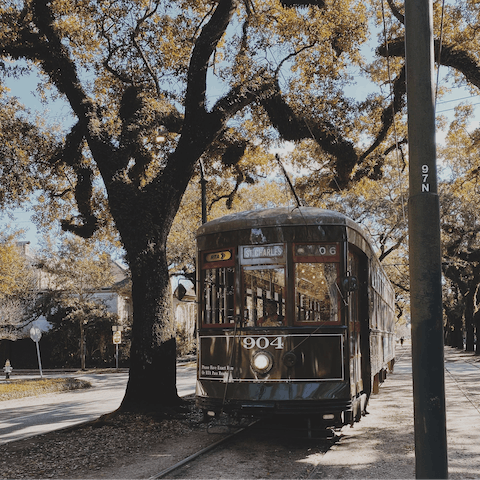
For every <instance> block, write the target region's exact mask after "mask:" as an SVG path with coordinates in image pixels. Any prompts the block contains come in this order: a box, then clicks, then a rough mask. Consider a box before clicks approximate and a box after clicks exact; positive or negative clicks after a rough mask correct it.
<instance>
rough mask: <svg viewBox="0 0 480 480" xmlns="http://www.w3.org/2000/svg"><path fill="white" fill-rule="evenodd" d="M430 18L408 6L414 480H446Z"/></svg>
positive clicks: (427, 11) (426, 10)
mask: <svg viewBox="0 0 480 480" xmlns="http://www.w3.org/2000/svg"><path fill="white" fill-rule="evenodd" d="M432 18H433V9H432V2H431V0H406V2H405V32H406V33H405V37H406V43H405V53H406V65H407V99H408V144H409V162H410V173H409V179H410V180H409V184H410V199H409V250H410V301H411V305H410V308H411V315H412V368H413V400H414V412H415V422H414V424H415V467H416V470H415V474H416V477H417V478H448V465H447V435H446V416H445V369H444V351H443V348H444V347H443V317H442V314H443V311H442V284H441V277H442V269H441V248H440V208H439V199H438V193H437V173H436V172H437V169H436V148H435V108H434V107H435V105H434V94H433V58H434V57H433V29H432Z"/></svg>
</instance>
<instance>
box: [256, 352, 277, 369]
mask: <svg viewBox="0 0 480 480" xmlns="http://www.w3.org/2000/svg"><path fill="white" fill-rule="evenodd" d="M252 367H253V369H254V370H255V371H256V372H257V373H261V374H265V373H268V372H269V371H270V370H271V369H272V367H273V357H272V355H271V354H270V353H269V352H257V353H256V354H255V355H254V356H253V358H252Z"/></svg>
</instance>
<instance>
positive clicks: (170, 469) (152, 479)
mask: <svg viewBox="0 0 480 480" xmlns="http://www.w3.org/2000/svg"><path fill="white" fill-rule="evenodd" d="M257 422H258V420H255V421H254V422H252V423H250V424H249V425H247V426H246V427H243V428H240V430H237V431H236V432H234V433H232V434H230V435H228V436H227V437H225V438H222V439H221V440H218V441H216V442H215V443H212V444H211V445H209V446H208V447H205V448H202V450H199V451H198V452H196V453H193V454H192V455H190V456H188V457H186V458H184V459H183V460H181V461H180V462H178V463H176V464H174V465H172V466H171V467H168V468H166V469H165V470H162V471H161V472H159V473H157V474H155V475H153V476H152V477H149V478H148V480H156V479H157V478H163V477H165V475H168V474H169V473H171V472H173V471H174V470H177V469H179V468H180V467H183V466H184V465H186V464H187V463H190V462H192V461H193V460H195V459H196V458H198V457H200V456H202V455H204V454H205V453H207V452H209V451H210V450H213V449H215V448H216V447H218V446H219V445H222V444H223V443H226V442H228V441H229V440H231V439H232V438H233V437H235V436H236V435H238V434H240V433H242V432H243V431H245V430H246V429H247V428H250V427H251V426H252V425H254V424H256V423H257Z"/></svg>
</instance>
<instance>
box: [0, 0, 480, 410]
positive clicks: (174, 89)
mask: <svg viewBox="0 0 480 480" xmlns="http://www.w3.org/2000/svg"><path fill="white" fill-rule="evenodd" d="M468 5H469V7H468V8H471V9H474V8H475V7H474V2H471V4H470V3H468ZM390 7H391V10H392V11H393V13H394V18H395V20H396V22H397V23H396V24H395V25H394V26H392V27H391V29H392V36H391V38H393V40H389V43H390V46H389V49H388V51H389V52H390V53H389V55H390V56H391V55H397V56H398V57H399V58H401V57H402V55H403V50H402V47H401V45H402V39H401V36H402V15H401V12H400V10H399V9H398V8H397V7H396V6H395V5H394V4H393V3H391V5H390ZM460 8H465V9H466V8H467V7H460ZM375 13H376V12H375V11H370V10H369V8H368V5H367V4H366V3H364V2H357V1H354V0H324V1H320V0H317V1H314V0H311V1H286V0H284V1H278V0H243V1H240V0H217V1H213V0H176V1H172V0H169V1H163V0H115V1H112V0H74V1H72V0H5V1H4V2H3V3H2V6H0V27H1V28H0V52H1V59H0V72H1V76H2V77H3V78H6V77H9V78H10V79H15V78H20V77H21V76H23V75H26V74H31V73H33V74H35V75H37V76H38V92H39V94H40V96H41V97H42V98H45V99H46V101H48V99H51V98H52V97H53V98H59V99H61V100H62V101H64V102H65V103H66V105H68V107H69V109H70V114H71V115H70V117H69V122H64V124H63V125H61V126H60V127H58V128H54V127H53V126H52V125H50V124H47V123H46V120H45V118H43V117H38V118H36V119H35V118H34V117H33V115H32V114H31V113H29V112H27V111H25V110H24V108H23V107H22V106H21V105H20V104H19V103H18V102H17V101H16V100H14V99H11V98H9V97H8V92H7V91H6V90H5V88H3V87H2V86H0V95H1V97H0V116H1V124H0V168H2V179H3V178H5V182H2V185H1V186H0V205H2V206H3V207H4V208H6V207H8V206H11V205H14V204H16V203H18V202H21V201H23V200H25V199H27V198H28V196H29V194H31V193H32V192H35V191H38V190H41V192H42V195H41V196H39V197H38V200H39V202H40V208H39V209H38V210H37V218H38V219H39V220H43V221H44V223H48V222H49V221H51V220H52V219H56V218H60V219H61V225H62V228H63V229H64V230H65V231H69V232H73V233H75V234H77V235H79V236H82V237H85V238H88V237H91V236H94V235H99V234H100V232H101V233H102V234H106V233H108V232H109V233H110V234H111V233H112V232H113V233H114V234H115V233H117V232H118V236H119V239H120V241H121V243H122V245H123V247H124V249H125V252H126V259H127V262H128V265H129V267H130V270H131V274H132V285H133V287H132V289H133V291H132V298H133V306H134V322H133V329H132V349H131V369H130V378H129V383H128V386H127V390H126V394H125V398H124V400H123V403H122V408H123V409H125V410H139V409H163V408H167V407H169V406H175V405H177V404H178V403H179V399H178V396H177V392H176V386H175V332H174V325H173V319H172V313H171V308H170V307H171V306H170V295H169V288H170V287H169V275H168V269H167V252H166V242H167V236H168V234H169V232H170V229H171V226H172V223H173V221H174V218H175V215H176V213H177V211H178V209H179V206H180V202H181V200H182V196H183V194H184V192H185V190H186V188H187V185H188V183H189V181H190V179H191V178H192V175H194V173H195V171H196V169H197V168H198V161H199V160H200V159H202V160H203V161H204V162H205V166H206V169H207V171H208V172H210V174H211V175H213V174H215V173H216V172H219V173H221V174H224V173H225V172H226V173H229V174H231V175H232V176H233V177H234V178H235V179H236V184H240V183H242V182H251V181H254V180H255V178H256V177H258V175H260V174H262V172H263V173H264V172H265V171H266V163H265V162H266V161H267V160H268V155H266V154H265V148H266V147H268V146H269V145H272V144H273V143H274V142H276V141H277V140H278V139H283V140H290V141H293V142H297V143H300V142H304V143H305V142H306V148H308V150H307V153H306V154H305V156H303V157H301V156H297V158H298V164H299V166H300V167H305V166H308V165H309V163H312V165H318V169H317V172H315V174H312V175H311V179H316V180H317V181H316V182H315V184H314V185H313V186H314V187H315V188H319V187H321V188H322V189H331V190H342V189H345V188H348V187H349V186H350V185H351V184H352V183H353V182H355V181H358V180H360V179H361V178H365V177H369V178H378V177H379V176H380V175H381V170H382V166H383V163H384V161H385V157H386V155H388V152H390V151H391V149H392V143H393V142H392V139H391V137H390V133H391V130H392V129H391V126H392V122H393V118H394V116H395V114H396V113H398V112H401V111H402V109H403V108H404V104H405V82H404V68H403V64H402V61H401V60H398V61H397V62H396V63H395V65H394V68H392V71H393V77H392V81H393V83H392V85H393V95H392V96H390V95H388V94H386V95H383V96H381V95H379V96H376V97H372V98H369V99H367V100H366V101H364V102H356V101H354V100H352V99H349V98H347V97H346V96H345V95H344V88H345V86H346V85H347V84H348V83H349V82H350V81H351V80H352V78H351V76H350V70H349V67H351V66H352V65H355V66H357V67H358V69H359V70H363V71H366V72H367V71H368V67H367V65H366V64H365V63H364V61H363V60H362V58H361V54H360V47H361V45H362V44H363V43H364V42H366V41H367V39H368V35H369V19H370V18H372V14H375ZM468 13H471V12H467V14H468ZM459 14H461V15H463V12H460V13H459ZM448 18H450V17H448ZM468 18H469V19H472V18H473V17H472V15H470V16H469V17H468ZM472 21H474V20H473V19H472ZM457 23H458V22H457ZM451 24H452V25H454V22H453V20H452V22H451ZM449 41H450V42H451V45H452V48H451V49H450V50H449V49H445V50H444V51H443V52H446V53H443V52H442V55H441V61H444V58H445V64H447V61H448V62H449V63H448V65H452V63H451V62H452V61H456V62H457V63H456V64H455V65H454V68H458V69H459V71H462V72H464V73H465V75H466V77H465V78H468V79H469V81H470V78H473V77H474V75H473V76H472V74H471V70H472V63H471V62H470V63H469V60H472V59H473V61H475V58H476V57H475V55H476V54H473V53H472V52H470V51H467V53H468V55H466V57H465V58H464V59H463V62H464V63H463V64H462V65H465V70H461V69H460V68H459V67H458V65H459V64H460V63H461V60H460V56H459V55H457V53H458V52H457V51H454V48H453V47H454V45H457V46H458V45H459V43H458V42H459V41H460V37H455V36H452V38H449ZM462 41H464V39H463V40H462ZM475 41H476V37H475V30H473V29H472V30H471V38H470V39H469V42H471V43H472V42H473V43H472V45H473V44H474V43H475ZM455 42H457V43H455ZM381 43H384V42H383V41H381ZM386 51H387V49H386V45H385V44H383V45H382V46H381V47H380V48H379V49H378V55H380V56H381V55H386ZM444 55H445V56H444ZM467 64H468V68H469V69H470V70H469V71H468V74H467ZM385 71H386V69H385V67H384V66H383V64H382V67H381V68H378V66H377V67H375V66H374V67H372V68H371V69H370V71H369V74H370V76H371V78H372V79H373V80H375V81H378V82H379V83H382V82H386V75H385V73H384V72H385ZM161 137H162V139H163V141H157V140H160V138H161ZM312 159H313V160H312ZM320 167H321V168H320ZM10 172H11V173H10Z"/></svg>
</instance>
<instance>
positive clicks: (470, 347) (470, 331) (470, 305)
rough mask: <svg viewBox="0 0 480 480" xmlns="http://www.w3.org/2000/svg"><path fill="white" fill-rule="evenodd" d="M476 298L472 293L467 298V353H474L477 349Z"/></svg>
mask: <svg viewBox="0 0 480 480" xmlns="http://www.w3.org/2000/svg"><path fill="white" fill-rule="evenodd" d="M473 300H474V298H473V295H472V294H471V293H468V295H466V296H465V332H466V346H465V350H466V351H467V352H473V351H474V347H475V329H474V323H473V314H474V302H473Z"/></svg>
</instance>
